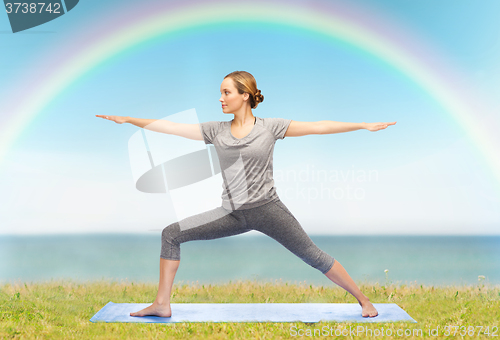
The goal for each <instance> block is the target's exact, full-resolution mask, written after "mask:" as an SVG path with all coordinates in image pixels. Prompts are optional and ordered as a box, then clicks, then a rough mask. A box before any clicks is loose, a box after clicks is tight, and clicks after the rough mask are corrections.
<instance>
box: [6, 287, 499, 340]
mask: <svg viewBox="0 0 500 340" xmlns="http://www.w3.org/2000/svg"><path fill="white" fill-rule="evenodd" d="M358 285H359V287H360V289H361V290H362V291H363V293H364V294H365V295H367V296H368V297H369V298H370V300H371V301H372V302H373V303H387V302H391V303H396V304H398V305H399V306H400V307H401V308H403V309H404V310H405V311H406V312H407V313H408V314H409V315H410V316H411V317H412V318H413V319H415V320H416V321H418V323H417V324H415V323H405V322H398V323H372V324H368V323H351V322H348V323H335V322H320V323H316V324H304V323H301V322H294V323H173V324H146V323H92V322H90V321H89V319H90V318H91V317H92V316H93V315H94V314H95V313H96V312H97V311H99V310H100V309H101V308H102V307H103V306H104V305H105V304H106V303H108V302H109V301H113V302H115V303H123V302H126V303H149V302H152V301H153V300H154V298H155V297H156V291H157V285H156V284H143V283H141V284H137V283H131V282H127V281H122V282H116V281H100V282H87V283H77V282H72V281H52V282H45V283H17V284H4V285H2V286H0V306H1V309H0V338H1V339H206V338H209V339H290V338H298V337H304V338H312V337H314V338H316V337H318V338H319V337H321V338H330V337H331V338H334V337H336V336H335V332H336V333H337V335H340V336H338V337H341V338H344V339H349V338H377V339H380V338H382V337H383V338H384V339H391V338H406V339H410V338H436V336H429V334H428V332H429V329H436V328H438V327H439V328H438V332H439V337H440V338H448V337H449V338H464V337H463V336H461V333H462V334H465V338H478V337H480V338H485V339H486V338H491V339H498V336H499V335H500V331H499V330H498V327H499V326H500V322H499V320H500V286H492V285H491V284H488V285H485V284H480V283H478V284H477V285H474V286H460V287H459V286H454V287H434V286H423V285H417V284H412V285H401V284H392V283H391V284H387V285H379V284H378V283H377V284H367V283H358ZM171 302H177V303H189V302H198V303H202V302H211V303H279V302H281V303H301V302H302V303H306V302H312V303H314V302H316V303H319V302H321V303H356V302H357V301H356V299H354V297H352V296H351V295H350V294H348V293H346V291H345V290H343V289H342V288H340V287H338V286H333V284H332V286H328V287H323V286H314V285H309V284H306V283H305V282H304V283H298V284H289V283H282V282H281V281H273V282H255V281H244V282H241V281H238V282H229V283H227V284H225V285H201V284H198V283H196V282H194V283H183V282H180V283H174V287H173V290H172V300H171ZM360 311H361V309H360ZM357 326H362V327H364V328H362V329H360V328H356V327H357ZM446 326H453V327H455V328H451V329H449V330H450V331H451V332H450V335H449V336H445V327H446ZM456 326H458V327H456ZM480 327H482V329H480ZM486 327H489V328H486ZM494 327H496V328H494ZM350 329H356V330H357V331H359V330H361V333H355V335H354V336H353V335H352V334H353V333H352V332H351V333H349V332H348V331H349V330H350ZM382 329H383V330H382ZM315 330H316V331H315ZM419 330H421V331H422V333H421V334H420V333H418V331H419ZM342 331H344V335H341V334H342V333H341V332H342ZM398 331H399V334H400V335H398ZM479 331H481V335H478V332H479ZM370 332H371V334H372V336H370V335H369V334H370ZM377 332H378V333H377ZM389 332H390V333H392V336H388V335H387V334H389ZM486 332H489V335H488V334H483V333H486ZM405 333H406V334H405ZM299 334H300V335H302V334H303V335H302V336H300V335H299ZM345 334H347V336H345ZM349 334H350V335H349ZM367 334H368V335H367ZM410 334H411V335H410ZM454 334H455V335H454ZM377 335H378V336H377ZM382 335H384V336H382Z"/></svg>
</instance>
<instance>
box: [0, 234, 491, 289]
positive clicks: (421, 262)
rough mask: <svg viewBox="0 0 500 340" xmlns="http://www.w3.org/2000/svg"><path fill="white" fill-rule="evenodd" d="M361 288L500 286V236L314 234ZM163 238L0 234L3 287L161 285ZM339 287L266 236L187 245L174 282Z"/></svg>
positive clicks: (182, 246) (0, 271)
mask: <svg viewBox="0 0 500 340" xmlns="http://www.w3.org/2000/svg"><path fill="white" fill-rule="evenodd" d="M310 237H311V239H312V240H313V242H314V243H315V244H316V245H317V246H318V247H319V248H320V249H322V250H323V251H325V252H327V253H328V254H330V255H331V256H333V257H334V258H335V259H336V260H337V261H339V263H341V264H342V266H343V267H344V268H345V269H346V271H347V272H348V273H349V275H350V276H351V277H352V278H353V279H354V281H355V282H356V283H358V284H363V283H366V284H377V283H378V284H380V285H388V284H399V285H402V284H406V285H411V284H414V285H426V286H430V285H432V286H464V285H465V286H470V285H481V284H491V285H500V236H497V235H494V236H493V235H492V236H441V235H440V236H420V235H419V236H408V235H404V236H403V235H389V236H388V235H372V236H370V235H364V236H359V235H353V236H346V235H341V236H336V235H310ZM160 249H161V234H160V233H159V232H158V234H155V235H152V234H60V235H54V234H52V235H3V236H0V283H1V284H5V283H22V282H26V283H30V282H31V283H33V282H47V281H53V280H59V279H69V280H72V281H76V282H82V283H84V282H87V281H95V280H108V281H118V282H121V281H124V282H137V283H139V282H142V283H158V279H159V262H160V257H159V255H160ZM239 280H241V281H244V280H251V281H258V282H282V283H285V282H289V283H293V284H307V285H314V286H320V285H322V286H331V285H334V284H333V283H332V282H331V281H330V280H329V279H328V278H327V277H326V276H325V275H323V274H321V272H320V271H319V270H317V269H315V268H313V267H311V266H309V265H308V264H306V263H305V262H303V261H302V260H301V259H300V258H299V257H297V256H296V255H294V254H293V253H292V252H290V251H289V250H288V249H286V248H285V247H283V246H282V245H281V244H279V243H278V242H277V241H275V240H274V239H272V238H269V237H267V236H265V235H258V234H257V235H245V234H242V235H236V236H231V237H226V238H220V239H215V240H203V241H189V242H185V243H182V244H181V262H180V266H179V269H178V271H177V274H176V276H175V280H174V283H178V284H222V283H229V282H237V281H239Z"/></svg>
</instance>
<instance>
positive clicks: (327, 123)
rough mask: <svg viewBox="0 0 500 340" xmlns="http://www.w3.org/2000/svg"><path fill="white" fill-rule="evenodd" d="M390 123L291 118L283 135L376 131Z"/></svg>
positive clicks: (296, 135) (297, 135)
mask: <svg viewBox="0 0 500 340" xmlns="http://www.w3.org/2000/svg"><path fill="white" fill-rule="evenodd" d="M394 124H396V122H392V123H344V122H334V121H332V120H321V121H318V122H298V121H296V120H292V122H291V123H290V125H289V126H288V129H287V131H286V133H285V137H300V136H306V135H326V134H330V133H340V132H349V131H355V130H361V129H366V130H369V131H378V130H381V129H385V128H386V127H387V126H389V125H394Z"/></svg>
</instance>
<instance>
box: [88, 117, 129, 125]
mask: <svg viewBox="0 0 500 340" xmlns="http://www.w3.org/2000/svg"><path fill="white" fill-rule="evenodd" d="M95 116H96V117H101V118H104V119H107V120H112V121H113V122H115V123H117V124H123V123H126V122H127V118H128V117H122V116H104V115H95Z"/></svg>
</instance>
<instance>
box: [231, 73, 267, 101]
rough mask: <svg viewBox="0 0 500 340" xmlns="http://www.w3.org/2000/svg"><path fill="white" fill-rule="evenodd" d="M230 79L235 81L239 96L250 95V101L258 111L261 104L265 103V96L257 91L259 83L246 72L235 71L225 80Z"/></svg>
mask: <svg viewBox="0 0 500 340" xmlns="http://www.w3.org/2000/svg"><path fill="white" fill-rule="evenodd" d="M228 77H229V78H231V79H232V80H233V82H234V86H236V88H237V89H238V93H239V94H243V93H248V94H249V95H250V97H249V100H250V107H251V108H252V109H256V108H257V106H258V105H259V103H262V102H263V101H264V96H263V95H262V94H261V93H260V90H259V89H257V82H256V81H255V78H254V77H253V76H252V75H251V74H250V73H248V72H246V71H234V72H231V73H229V74H228V75H227V76H225V77H224V79H226V78H228Z"/></svg>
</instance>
